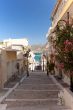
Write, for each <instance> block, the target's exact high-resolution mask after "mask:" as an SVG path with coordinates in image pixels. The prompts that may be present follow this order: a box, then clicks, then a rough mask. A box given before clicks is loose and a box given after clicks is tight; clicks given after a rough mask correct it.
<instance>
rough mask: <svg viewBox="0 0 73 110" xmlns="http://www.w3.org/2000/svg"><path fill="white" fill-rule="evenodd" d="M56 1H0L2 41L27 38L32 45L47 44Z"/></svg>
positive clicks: (0, 33) (0, 36) (0, 32)
mask: <svg viewBox="0 0 73 110" xmlns="http://www.w3.org/2000/svg"><path fill="white" fill-rule="evenodd" d="M55 2H56V0H0V41H1V40H3V39H7V38H24V37H26V38H27V39H28V41H29V43H30V44H43V43H45V42H46V33H47V31H48V28H49V26H50V25H51V21H50V15H51V12H52V9H53V7H54V5H55Z"/></svg>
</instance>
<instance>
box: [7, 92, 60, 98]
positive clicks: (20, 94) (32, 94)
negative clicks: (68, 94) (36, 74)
mask: <svg viewBox="0 0 73 110" xmlns="http://www.w3.org/2000/svg"><path fill="white" fill-rule="evenodd" d="M58 93H59V91H51V92H50V91H13V92H12V93H11V94H10V95H9V96H8V97H7V98H11V99H12V98H14V99H17V98H18V99H38V98H40V99H43V98H44V99H46V98H57V97H58Z"/></svg>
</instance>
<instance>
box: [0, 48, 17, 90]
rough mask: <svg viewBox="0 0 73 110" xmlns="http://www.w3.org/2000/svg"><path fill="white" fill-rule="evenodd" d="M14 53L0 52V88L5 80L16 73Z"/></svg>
mask: <svg viewBox="0 0 73 110" xmlns="http://www.w3.org/2000/svg"><path fill="white" fill-rule="evenodd" d="M16 60H17V57H16V51H13V50H11V51H8V50H7V51H6V50H2V52H1V63H0V70H1V71H0V76H1V77H0V87H1V88H2V87H3V86H4V84H5V82H7V80H8V79H9V78H10V77H11V76H12V75H13V74H15V73H16V72H17V69H16Z"/></svg>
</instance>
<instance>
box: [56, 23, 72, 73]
mask: <svg viewBox="0 0 73 110" xmlns="http://www.w3.org/2000/svg"><path fill="white" fill-rule="evenodd" d="M55 32H56V40H55V41H56V51H57V60H58V61H59V63H60V64H62V65H63V67H64V69H65V70H71V71H73V27H72V25H68V24H65V25H63V24H62V25H61V26H60V24H59V25H57V28H56V31H55Z"/></svg>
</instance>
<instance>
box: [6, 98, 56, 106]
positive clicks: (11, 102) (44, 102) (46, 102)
mask: <svg viewBox="0 0 73 110" xmlns="http://www.w3.org/2000/svg"><path fill="white" fill-rule="evenodd" d="M4 103H5V104H7V107H8V108H9V107H10V108H12V107H25V106H27V107H28V106H30V107H31V106H35V107H37V106H48V107H49V106H52V105H57V103H58V99H57V98H55V99H27V100H26V99H23V100H22V99H6V101H5V102H4Z"/></svg>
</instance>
